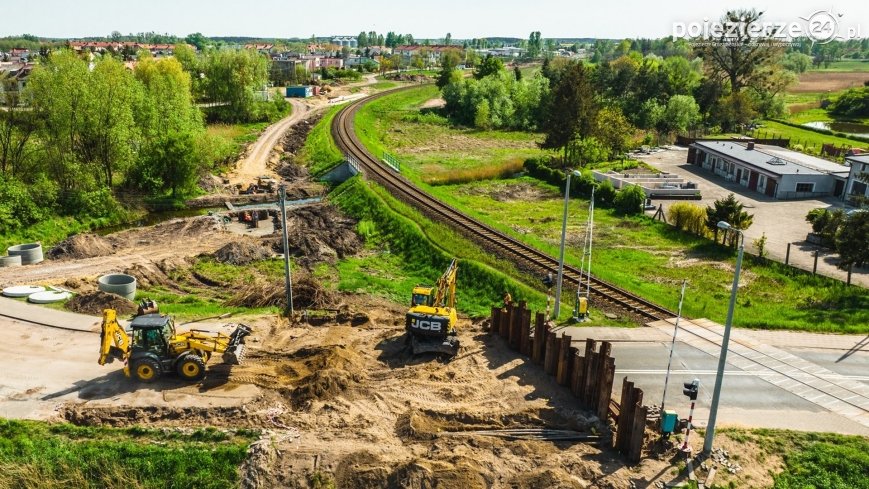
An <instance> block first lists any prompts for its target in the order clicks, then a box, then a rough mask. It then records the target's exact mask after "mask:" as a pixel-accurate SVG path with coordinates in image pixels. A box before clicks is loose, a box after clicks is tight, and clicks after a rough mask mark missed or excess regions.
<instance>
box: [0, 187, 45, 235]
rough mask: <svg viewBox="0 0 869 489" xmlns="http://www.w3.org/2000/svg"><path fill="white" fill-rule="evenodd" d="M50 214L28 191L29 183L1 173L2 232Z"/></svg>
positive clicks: (0, 231)
mask: <svg viewBox="0 0 869 489" xmlns="http://www.w3.org/2000/svg"><path fill="white" fill-rule="evenodd" d="M47 215H48V211H47V210H46V209H45V208H43V207H40V206H39V205H38V204H37V203H36V202H35V201H34V199H33V196H32V195H31V194H30V192H28V190H27V185H26V184H24V183H22V182H20V181H18V180H15V179H14V178H7V177H3V176H2V175H0V234H5V233H6V232H7V231H11V230H15V229H18V228H21V227H25V226H28V225H30V224H33V223H35V222H37V221H39V220H40V219H43V218H44V217H46V216H47Z"/></svg>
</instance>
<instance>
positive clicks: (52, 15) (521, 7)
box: [0, 0, 869, 39]
mask: <svg viewBox="0 0 869 489" xmlns="http://www.w3.org/2000/svg"><path fill="white" fill-rule="evenodd" d="M738 7H754V8H757V9H759V10H764V11H765V12H766V13H767V15H766V16H765V17H767V18H769V19H770V20H779V21H792V20H793V21H796V20H798V18H799V17H800V16H809V15H810V14H812V13H813V12H815V11H817V10H821V9H823V10H827V9H830V8H831V7H832V8H833V10H834V11H835V12H836V13H837V14H843V17H841V21H840V22H841V23H842V24H843V25H846V26H857V25H860V28H861V30H865V31H866V32H865V33H863V36H864V37H865V36H867V35H869V2H865V1H857V0H849V1H847V2H837V3H834V4H830V3H821V2H819V1H817V0H789V1H787V2H782V1H780V0H779V1H778V2H776V1H771V0H769V1H768V0H755V1H754V2H753V3H749V2H744V1H743V3H734V2H732V1H726V0H707V1H702V2H701V1H697V0H691V1H688V0H678V1H676V0H670V1H667V0H659V1H649V0H619V1H597V2H589V1H581V0H538V1H529V0H497V1H496V0H436V1H427V2H414V1H409V0H403V1H388V0H357V1H345V0H334V1H328V0H326V1H323V0H306V1H287V0H283V1H279V0H249V1H244V2H241V1H237V0H236V1H230V0H148V1H145V2H127V1H124V0H77V1H72V0H0V36H7V35H14V34H22V33H29V34H35V35H41V36H49V37H82V36H93V35H107V34H109V33H110V32H111V31H113V30H118V31H120V32H122V33H125V34H126V33H129V32H143V31H156V32H168V33H171V34H177V35H186V34H189V33H191V32H202V33H203V34H205V35H207V36H229V35H236V36H256V37H282V38H286V37H310V36H311V34H316V35H318V36H328V35H338V34H349V35H356V34H357V33H358V32H359V31H360V30H365V31H368V30H376V31H378V32H383V33H385V32H387V31H390V30H391V31H396V32H409V33H411V34H413V35H414V36H415V37H418V38H440V37H443V36H444V35H445V34H446V33H447V32H451V33H452V36H453V38H456V39H459V38H471V37H486V36H514V37H523V38H524V37H527V36H528V33H529V32H531V31H533V30H539V31H541V32H542V34H543V37H598V38H625V37H631V38H633V37H663V36H667V35H670V34H671V33H672V31H673V27H672V26H673V23H674V22H692V21H702V20H703V19H704V17H705V18H709V19H713V20H714V19H717V18H718V17H719V16H720V15H721V14H722V13H723V12H724V11H725V10H727V9H728V8H738ZM861 24H862V25H861Z"/></svg>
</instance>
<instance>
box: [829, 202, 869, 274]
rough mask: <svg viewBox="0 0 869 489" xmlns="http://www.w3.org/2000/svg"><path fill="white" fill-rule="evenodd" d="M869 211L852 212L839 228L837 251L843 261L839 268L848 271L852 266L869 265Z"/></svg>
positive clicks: (840, 262)
mask: <svg viewBox="0 0 869 489" xmlns="http://www.w3.org/2000/svg"><path fill="white" fill-rule="evenodd" d="M867 242H869V210H865V209H862V210H858V211H856V212H852V213H851V214H850V215H849V216H848V217H847V218H845V221H844V223H843V224H842V226H841V227H840V228H839V232H838V234H837V235H836V249H837V250H838V251H839V256H840V257H841V260H840V261H839V265H838V267H839V268H841V269H842V270H847V269H848V268H850V267H851V266H856V267H861V266H863V265H865V264H867V263H869V246H866V243H867Z"/></svg>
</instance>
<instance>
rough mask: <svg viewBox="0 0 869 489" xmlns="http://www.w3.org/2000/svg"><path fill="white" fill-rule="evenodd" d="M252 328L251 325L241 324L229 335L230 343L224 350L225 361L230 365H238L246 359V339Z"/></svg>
mask: <svg viewBox="0 0 869 489" xmlns="http://www.w3.org/2000/svg"><path fill="white" fill-rule="evenodd" d="M251 332H252V330H251V329H250V326H247V325H245V324H239V325H238V327H237V328H235V331H233V332H232V334H230V335H229V343H228V344H227V346H226V351H225V352H223V363H225V364H228V365H238V364H240V363H241V362H242V360H244V350H245V346H244V339H245V337H247V336H248V335H250V334H251Z"/></svg>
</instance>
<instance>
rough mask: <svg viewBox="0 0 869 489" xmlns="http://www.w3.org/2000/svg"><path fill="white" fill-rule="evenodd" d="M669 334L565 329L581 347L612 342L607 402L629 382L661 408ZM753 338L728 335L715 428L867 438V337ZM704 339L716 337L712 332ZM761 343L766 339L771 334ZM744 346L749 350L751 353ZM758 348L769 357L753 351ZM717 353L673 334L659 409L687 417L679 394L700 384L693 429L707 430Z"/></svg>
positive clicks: (709, 344) (708, 344) (705, 343)
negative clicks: (779, 342) (790, 343)
mask: <svg viewBox="0 0 869 489" xmlns="http://www.w3.org/2000/svg"><path fill="white" fill-rule="evenodd" d="M713 330H714V329H713ZM672 331H673V327H672V325H668V326H660V327H657V328H651V327H646V328H639V329H632V330H617V329H615V328H565V329H564V330H563V332H564V333H565V334H568V335H570V336H571V337H572V338H573V340H574V342H575V343H576V342H583V343H584V341H585V338H593V339H596V340H599V341H604V340H610V341H612V345H613V346H612V351H613V357H615V361H616V375H615V385H614V387H613V390H614V393H613V397H614V398H616V399H618V396H619V395H620V391H621V382H622V378H623V377H627V378H628V380H630V381H632V382H634V384H635V386H636V387H639V388H641V389H642V390H643V394H644V397H643V403H644V404H646V405H657V406H660V405H661V402H662V397H663V393H664V378H665V372H666V368H667V361H668V357H669V353H670V342H671V339H672ZM710 331H712V330H710ZM751 334H752V332H751V331H745V330H736V331H734V336H733V337H732V338H731V344H730V348H729V350H728V351H729V353H728V364H727V367H726V369H725V376H724V384H723V388H722V394H721V401H720V403H719V411H718V422H717V426H718V427H719V428H720V427H724V426H744V427H758V428H760V427H763V428H783V429H794V430H802V431H830V432H837V433H848V434H859V435H869V397H867V396H869V339H867V338H866V337H860V336H836V337H831V338H829V340H830V341H828V342H826V343H825V344H821V343H819V345H820V346H819V347H818V348H805V347H799V348H794V347H787V346H779V347H772V346H769V345H767V344H765V343H759V342H756V340H757V338H754V337H752V336H751ZM787 334H789V335H794V333H787ZM823 336H829V335H823ZM710 338H712V339H713V340H714V339H715V335H710ZM719 338H720V337H719ZM795 338H799V334H796V336H795ZM764 339H765V340H768V339H769V335H768V334H767V335H765V338H764ZM734 340H738V341H734ZM752 340H755V342H752ZM830 343H832V345H831V344H830ZM745 344H749V345H751V346H752V347H753V348H752V349H750V350H749V349H747V348H746V346H745ZM761 346H763V348H761V349H762V350H764V351H765V352H768V353H764V352H760V351H757V350H756V349H757V348H760V347H761ZM855 346H856V347H858V348H857V349H855V348H854V347H855ZM718 351H720V340H719V342H717V343H716V342H715V341H709V340H707V339H703V340H700V339H699V338H698V337H697V336H696V335H693V334H691V333H689V332H688V331H687V330H680V331H679V333H678V334H677V341H676V344H675V348H674V352H673V362H672V370H671V374H670V380H669V384H668V387H667V398H666V406H665V407H666V409H672V410H675V411H676V412H677V413H678V414H679V417H680V418H687V417H688V411H689V408H690V401H689V400H688V398H687V397H686V396H684V395H683V394H682V383H683V382H690V381H691V380H693V379H694V378H697V379H699V380H700V395H699V397H698V399H697V403H696V408H695V412H694V425H695V426H698V427H705V426H706V423H707V421H708V417H709V405H710V404H711V401H712V391H713V386H714V384H715V373H716V370H717V368H718V354H717V352H718ZM743 355H745V356H743Z"/></svg>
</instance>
